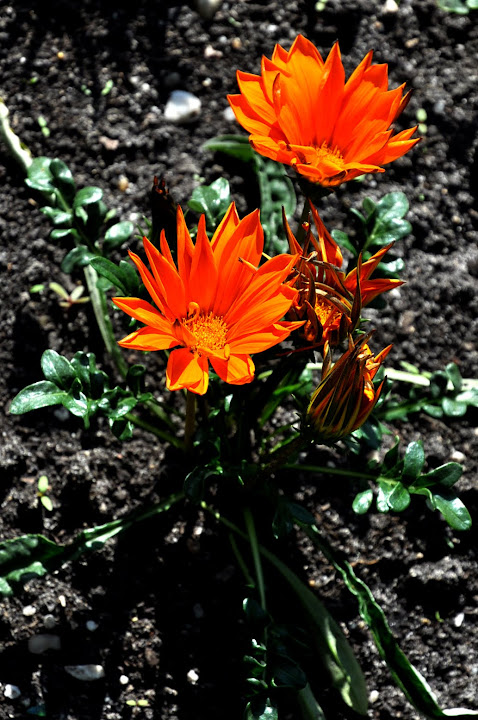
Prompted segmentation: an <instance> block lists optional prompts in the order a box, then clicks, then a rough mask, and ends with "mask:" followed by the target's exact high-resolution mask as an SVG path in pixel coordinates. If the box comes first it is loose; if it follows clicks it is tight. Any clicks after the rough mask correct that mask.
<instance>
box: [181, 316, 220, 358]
mask: <svg viewBox="0 0 478 720" xmlns="http://www.w3.org/2000/svg"><path fill="white" fill-rule="evenodd" d="M182 323H183V325H184V326H185V327H186V328H187V329H188V330H189V332H190V333H192V335H194V339H195V345H194V346H192V347H191V350H192V351H193V352H196V353H198V354H199V355H223V354H225V355H226V358H227V357H228V355H229V353H228V349H229V348H228V346H227V325H226V323H225V321H224V318H223V317H222V315H214V314H213V313H212V312H210V313H207V314H194V315H193V316H192V317H189V318H187V319H186V320H183V321H182Z"/></svg>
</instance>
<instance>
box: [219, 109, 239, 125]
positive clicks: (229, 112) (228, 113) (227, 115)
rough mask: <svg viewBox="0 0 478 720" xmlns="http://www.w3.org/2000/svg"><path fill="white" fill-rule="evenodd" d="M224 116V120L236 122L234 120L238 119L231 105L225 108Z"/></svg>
mask: <svg viewBox="0 0 478 720" xmlns="http://www.w3.org/2000/svg"><path fill="white" fill-rule="evenodd" d="M222 116H223V118H224V120H227V121H228V122H234V120H235V119H236V116H235V115H234V111H233V109H232V107H230V106H228V107H227V108H226V109H225V110H224V112H223V113H222Z"/></svg>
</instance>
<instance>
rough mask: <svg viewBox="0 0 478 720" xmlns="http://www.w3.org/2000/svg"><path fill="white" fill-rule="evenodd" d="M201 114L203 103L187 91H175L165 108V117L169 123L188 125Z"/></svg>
mask: <svg viewBox="0 0 478 720" xmlns="http://www.w3.org/2000/svg"><path fill="white" fill-rule="evenodd" d="M200 112H201V101H200V99H199V98H197V97H196V96H195V95H193V94H192V93H190V92H187V91H186V90H173V92H172V93H171V95H170V96H169V100H168V102H167V103H166V107H165V108H164V117H165V119H166V120H169V122H175V123H188V122H192V121H193V120H195V119H196V118H197V117H198V115H199V113H200Z"/></svg>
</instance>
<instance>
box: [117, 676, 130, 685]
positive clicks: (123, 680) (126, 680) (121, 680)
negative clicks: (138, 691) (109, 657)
mask: <svg viewBox="0 0 478 720" xmlns="http://www.w3.org/2000/svg"><path fill="white" fill-rule="evenodd" d="M128 683H129V677H128V676H127V675H120V676H119V684H120V685H127V684H128Z"/></svg>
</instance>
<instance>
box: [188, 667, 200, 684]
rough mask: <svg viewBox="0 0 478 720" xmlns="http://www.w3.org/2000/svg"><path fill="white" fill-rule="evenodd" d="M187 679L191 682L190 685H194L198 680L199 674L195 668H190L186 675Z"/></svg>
mask: <svg viewBox="0 0 478 720" xmlns="http://www.w3.org/2000/svg"><path fill="white" fill-rule="evenodd" d="M186 677H187V679H188V680H189V682H190V683H191V685H196V683H197V681H198V680H199V675H198V673H197V671H196V670H194V669H193V670H190V671H189V672H188V674H187V675H186Z"/></svg>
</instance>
